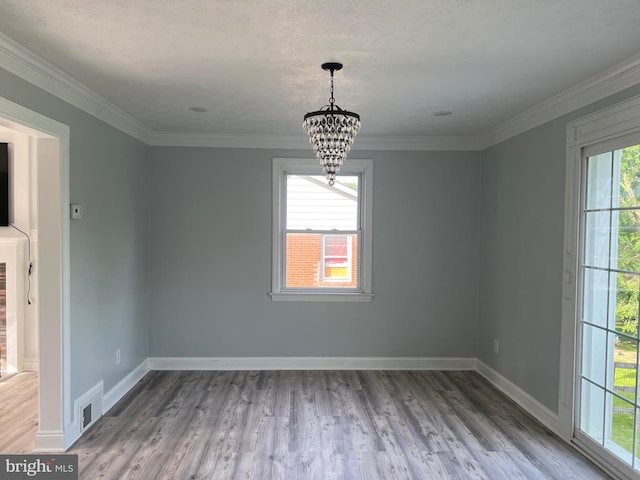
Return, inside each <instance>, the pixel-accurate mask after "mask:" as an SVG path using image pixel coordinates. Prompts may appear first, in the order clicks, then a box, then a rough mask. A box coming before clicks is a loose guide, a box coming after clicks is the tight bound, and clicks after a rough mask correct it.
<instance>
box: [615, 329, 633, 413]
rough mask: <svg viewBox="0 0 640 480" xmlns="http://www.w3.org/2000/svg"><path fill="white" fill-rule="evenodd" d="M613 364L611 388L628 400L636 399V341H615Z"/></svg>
mask: <svg viewBox="0 0 640 480" xmlns="http://www.w3.org/2000/svg"><path fill="white" fill-rule="evenodd" d="M614 358H615V361H614V364H613V369H614V370H613V375H612V377H613V385H612V386H610V388H612V389H613V391H614V392H616V393H617V394H618V395H620V396H622V397H624V398H626V399H627V400H629V401H630V402H635V401H636V382H637V379H636V370H637V368H638V342H636V341H633V340H621V339H619V340H618V341H617V342H616V349H615V357H614Z"/></svg>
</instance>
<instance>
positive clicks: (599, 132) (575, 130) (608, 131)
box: [557, 96, 640, 478]
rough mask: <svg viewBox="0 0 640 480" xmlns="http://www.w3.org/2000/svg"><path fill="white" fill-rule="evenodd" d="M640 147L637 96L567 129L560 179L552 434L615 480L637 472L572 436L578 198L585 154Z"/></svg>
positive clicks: (582, 438)
mask: <svg viewBox="0 0 640 480" xmlns="http://www.w3.org/2000/svg"><path fill="white" fill-rule="evenodd" d="M637 143H640V96H637V97H633V98H631V99H629V100H626V101H624V102H622V103H619V104H616V105H613V106H611V107H608V108H605V109H604V110H601V111H598V112H595V113H593V114H590V115H587V116H585V117H582V118H580V119H578V120H575V121H573V122H570V123H569V124H568V125H567V164H566V178H565V182H566V183H565V228H564V259H563V282H562V284H563V289H562V297H563V302H562V326H561V338H560V346H561V348H560V388H559V394H560V395H559V396H560V398H559V405H558V429H557V433H558V434H559V435H560V436H561V437H562V438H564V439H565V440H566V441H568V442H571V443H574V444H576V445H577V446H578V448H579V449H580V450H581V451H582V452H584V453H585V454H586V455H587V456H588V457H590V458H591V459H593V460H594V461H595V462H596V463H599V464H600V465H602V466H603V467H605V468H606V469H607V470H608V471H609V472H612V473H614V474H615V475H617V476H619V477H620V478H637V471H635V472H634V471H633V470H632V469H631V468H630V467H629V466H628V465H626V464H624V462H622V461H621V460H619V459H618V458H616V457H615V456H614V455H612V454H611V453H609V452H607V451H604V450H602V449H600V447H599V446H597V445H596V444H595V442H592V441H591V440H590V439H589V438H588V437H586V436H584V435H582V434H581V433H580V432H576V431H575V429H574V427H575V419H576V413H577V412H576V407H577V405H576V400H577V398H578V396H577V384H576V378H577V375H576V369H578V368H579V365H580V359H579V358H578V357H579V355H580V348H579V345H580V343H579V342H580V338H578V333H579V328H578V327H579V322H578V320H579V319H578V316H579V306H578V304H577V302H578V301H579V299H580V298H581V297H580V291H581V289H582V285H581V281H582V279H581V276H580V275H579V265H580V263H579V260H580V254H581V249H580V244H581V237H580V232H581V229H582V227H581V225H580V208H581V195H583V192H584V178H583V177H584V176H585V175H584V165H585V162H584V161H583V159H584V157H585V154H588V155H594V154H596V153H602V152H607V151H611V150H616V149H618V148H623V147H625V146H629V145H633V144H637Z"/></svg>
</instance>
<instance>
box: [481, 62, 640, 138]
mask: <svg viewBox="0 0 640 480" xmlns="http://www.w3.org/2000/svg"><path fill="white" fill-rule="evenodd" d="M638 83H640V54H637V55H634V56H633V57H631V58H629V59H627V60H625V61H623V62H621V63H619V64H617V65H615V66H613V67H611V68H609V69H608V70H605V71H604V72H601V73H599V74H597V75H594V76H592V77H590V78H588V79H586V80H584V81H582V82H580V83H578V84H577V85H574V86H573V87H571V88H568V89H567V90H564V91H563V92H560V93H558V94H557V95H555V96H553V97H551V98H550V99H548V100H546V101H544V102H542V103H540V104H538V105H536V106H534V107H532V108H530V109H529V110H526V111H525V112H522V113H521V114H519V115H516V116H515V117H513V118H511V119H509V120H507V121H506V122H503V123H501V124H500V125H497V126H495V127H493V128H491V129H490V130H489V131H488V132H486V133H485V134H484V135H483V136H482V137H481V138H480V139H479V144H480V147H481V149H485V148H488V147H490V146H492V145H495V144H496V143H500V142H503V141H505V140H507V139H509V138H511V137H515V136H516V135H518V134H520V133H523V132H526V131H527V130H530V129H532V128H534V127H537V126H538V125H542V124H543V123H547V122H549V121H551V120H554V119H556V118H558V117H561V116H562V115H566V114H567V113H570V112H573V111H575V110H577V109H579V108H582V107H585V106H587V105H589V104H591V103H593V102H597V101H598V100H602V99H603V98H606V97H608V96H609V95H613V94H615V93H618V92H621V91H622V90H624V89H626V88H629V87H632V86H634V85H637V84H638Z"/></svg>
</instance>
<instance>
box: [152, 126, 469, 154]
mask: <svg viewBox="0 0 640 480" xmlns="http://www.w3.org/2000/svg"><path fill="white" fill-rule="evenodd" d="M300 132H301V133H300V135H252V134H246V133H244V134H230V133H229V134H224V133H204V132H201V133H197V132H151V134H150V136H149V145H152V146H157V147H214V148H268V149H285V150H307V149H309V148H310V147H309V142H308V140H307V138H306V137H305V135H304V132H302V130H301V131H300ZM361 150H408V151H411V150H414V151H442V150H445V151H449V150H451V151H478V150H480V142H479V141H478V139H477V138H476V137H452V136H442V137H381V136H366V135H364V136H363V135H360V136H358V138H357V139H356V141H355V143H354V144H353V148H352V149H351V151H352V152H355V151H361Z"/></svg>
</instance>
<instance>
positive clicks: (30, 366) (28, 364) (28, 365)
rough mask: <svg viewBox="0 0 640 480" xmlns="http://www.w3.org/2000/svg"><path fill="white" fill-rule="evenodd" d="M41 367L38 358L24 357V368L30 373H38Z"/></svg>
mask: <svg viewBox="0 0 640 480" xmlns="http://www.w3.org/2000/svg"><path fill="white" fill-rule="evenodd" d="M39 366H40V359H39V358H38V357H24V360H23V363H22V367H23V369H24V370H26V371H28V372H37V371H38V367H39Z"/></svg>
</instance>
